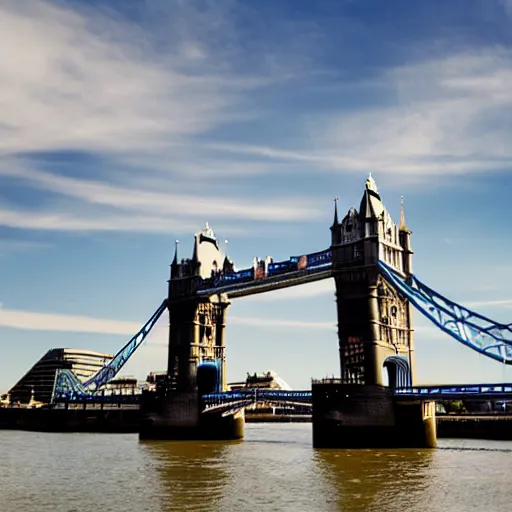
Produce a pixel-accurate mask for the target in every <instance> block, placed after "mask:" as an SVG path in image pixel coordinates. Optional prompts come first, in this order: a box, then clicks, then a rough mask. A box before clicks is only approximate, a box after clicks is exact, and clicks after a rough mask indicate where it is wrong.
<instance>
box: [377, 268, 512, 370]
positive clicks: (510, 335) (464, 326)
mask: <svg viewBox="0 0 512 512" xmlns="http://www.w3.org/2000/svg"><path fill="white" fill-rule="evenodd" d="M379 267H380V271H381V274H382V275H383V276H384V278H385V279H386V281H388V283H389V284H391V285H392V286H393V288H395V289H396V290H397V291H398V292H399V293H401V294H402V295H404V296H405V297H406V298H407V299H409V301H410V302H411V303H412V304H413V305H414V306H415V307H416V309H417V310H418V311H420V313H422V314H423V315H424V316H426V317H427V318H428V319H429V320H430V321H431V322H433V323H434V324H435V325H437V326H438V327H439V328H440V329H441V330H443V331H444V332H446V333H447V334H449V335H450V336H452V337H453V338H455V339H456V340H457V341H459V342H460V343H463V344H464V345H466V346H468V347H470V348H472V349H473V350H476V351H477V352H479V353H480V354H482V355H485V356H487V357H490V358H492V359H495V360H496V361H500V362H502V363H505V364H512V324H502V323H499V322H494V321H493V320H491V319H490V318H487V317H485V316H483V315H480V314H479V313H476V312H475V311H471V310H470V309H468V308H466V307H464V306H461V305H460V304H457V303H455V302H453V301H451V300H450V299H447V298H446V297H443V296H442V295H441V294H439V293H438V292H436V291H435V290H433V289H432V288H429V287H428V286H426V285H425V284H423V283H422V282H421V281H420V280H419V279H417V278H416V277H415V276H414V275H411V276H409V277H408V278H407V280H406V279H403V278H402V277H401V276H399V275H398V274H397V273H396V271H395V270H394V269H393V268H392V267H390V266H389V265H387V264H386V263H384V262H382V261H379Z"/></svg>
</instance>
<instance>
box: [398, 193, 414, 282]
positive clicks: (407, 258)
mask: <svg viewBox="0 0 512 512" xmlns="http://www.w3.org/2000/svg"><path fill="white" fill-rule="evenodd" d="M411 234H412V231H411V230H410V229H409V228H408V227H407V224H406V223H405V211H404V197H403V196H402V197H401V198H400V225H399V227H398V238H399V241H400V245H401V246H402V249H403V251H402V268H403V271H404V273H405V274H406V275H410V274H412V255H413V254H414V253H413V250H412V248H411Z"/></svg>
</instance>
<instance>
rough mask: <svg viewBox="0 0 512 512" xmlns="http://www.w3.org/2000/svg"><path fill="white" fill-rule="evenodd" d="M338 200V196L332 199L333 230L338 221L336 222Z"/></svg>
mask: <svg viewBox="0 0 512 512" xmlns="http://www.w3.org/2000/svg"><path fill="white" fill-rule="evenodd" d="M339 199H340V198H339V197H338V196H336V197H334V220H333V222H332V226H331V229H334V228H335V227H336V226H337V225H338V224H339V220H338V201H339Z"/></svg>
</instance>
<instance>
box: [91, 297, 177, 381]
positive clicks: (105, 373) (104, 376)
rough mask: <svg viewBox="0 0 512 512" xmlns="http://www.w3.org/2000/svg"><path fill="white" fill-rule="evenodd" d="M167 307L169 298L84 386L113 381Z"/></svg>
mask: <svg viewBox="0 0 512 512" xmlns="http://www.w3.org/2000/svg"><path fill="white" fill-rule="evenodd" d="M166 309H167V300H164V301H163V302H162V304H160V307H159V308H158V309H157V310H156V311H155V312H154V313H153V315H152V316H151V318H150V319H149V320H148V321H147V322H146V323H145V324H144V326H143V327H142V329H141V330H140V331H139V332H138V333H137V334H136V335H135V336H134V337H133V338H132V339H131V340H130V341H129V342H128V343H127V344H126V345H125V346H124V347H123V348H122V349H121V350H120V351H119V352H118V353H117V354H116V355H115V356H114V358H113V359H112V361H110V363H109V364H107V366H104V367H103V368H102V369H101V370H100V371H99V372H98V373H96V374H95V375H93V376H92V377H91V378H90V379H89V380H87V381H85V382H84V387H85V388H89V387H90V386H94V389H99V388H101V387H102V386H104V385H105V384H107V382H109V381H111V380H112V379H113V378H114V377H115V376H116V375H117V374H118V373H119V370H121V368H122V367H123V366H124V365H125V364H126V362H127V361H128V359H130V357H131V356H132V355H133V353H134V352H135V351H136V350H137V349H138V348H139V347H140V346H141V344H142V342H143V341H144V340H145V339H146V336H147V335H148V334H149V333H150V331H151V329H153V327H154V325H155V324H156V322H157V321H158V319H159V318H160V317H161V316H162V313H163V312H164V311H165V310H166Z"/></svg>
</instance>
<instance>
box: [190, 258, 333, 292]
mask: <svg viewBox="0 0 512 512" xmlns="http://www.w3.org/2000/svg"><path fill="white" fill-rule="evenodd" d="M262 263H263V262H262ZM331 266H332V251H331V249H327V250H325V251H320V252H314V253H310V254H304V255H302V256H292V257H290V258H289V259H288V260H284V261H278V262H271V263H268V265H266V264H265V265H264V266H263V267H258V268H259V272H256V271H255V268H254V267H251V268H246V269H242V270H239V271H237V272H223V271H219V272H217V273H215V274H214V275H213V276H212V277H211V278H209V279H204V280H203V281H202V282H201V283H200V284H199V286H198V294H199V295H207V294H211V293H213V292H217V293H220V292H227V291H230V290H234V289H238V287H240V286H244V287H246V286H254V287H257V286H261V285H263V284H264V283H265V282H268V281H270V280H272V279H277V278H279V277H283V278H289V279H290V280H292V279H294V280H298V279H300V278H301V277H305V276H308V275H312V274H318V273H321V272H325V271H329V270H330V269H331ZM326 277H329V275H328V274H326Z"/></svg>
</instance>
